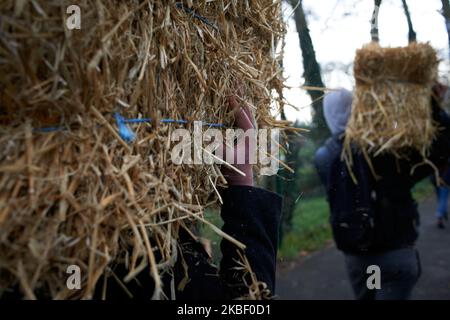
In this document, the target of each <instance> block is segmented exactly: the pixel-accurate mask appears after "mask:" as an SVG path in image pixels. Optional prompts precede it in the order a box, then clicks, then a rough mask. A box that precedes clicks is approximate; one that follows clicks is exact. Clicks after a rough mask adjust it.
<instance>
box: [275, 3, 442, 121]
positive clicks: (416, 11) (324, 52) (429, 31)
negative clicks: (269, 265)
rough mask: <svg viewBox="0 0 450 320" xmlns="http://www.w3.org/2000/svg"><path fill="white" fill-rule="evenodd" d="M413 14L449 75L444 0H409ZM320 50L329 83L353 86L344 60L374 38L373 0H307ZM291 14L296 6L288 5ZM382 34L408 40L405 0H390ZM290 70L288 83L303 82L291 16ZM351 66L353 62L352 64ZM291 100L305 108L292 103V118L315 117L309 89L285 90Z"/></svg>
mask: <svg viewBox="0 0 450 320" xmlns="http://www.w3.org/2000/svg"><path fill="white" fill-rule="evenodd" d="M407 2H408V5H409V9H410V12H411V16H412V17H411V18H412V21H413V25H414V29H415V31H416V33H417V40H418V41H424V42H426V41H429V42H430V43H431V45H432V46H433V47H434V48H435V49H436V50H438V53H439V57H440V58H441V59H443V60H445V61H444V62H443V63H441V68H440V74H441V76H448V74H449V68H448V60H449V58H448V37H447V31H446V28H445V20H444V18H443V17H442V15H441V14H440V12H439V10H440V9H441V8H442V2H441V0H426V1H425V0H408V1H407ZM303 6H304V9H305V11H306V13H307V20H308V25H309V28H310V32H311V37H312V40H313V43H314V48H315V51H316V56H317V59H318V61H319V63H320V64H321V67H322V78H323V80H324V82H325V86H327V87H331V88H335V87H344V88H348V89H352V86H353V79H352V76H349V75H348V74H347V73H345V72H344V71H343V69H345V68H343V67H342V66H346V65H347V66H348V65H349V64H351V63H352V61H353V59H354V55H355V50H356V49H358V48H360V47H361V46H362V45H363V44H365V43H367V42H370V22H369V21H370V18H371V16H372V11H373V1H371V0H319V1H318V0H303ZM284 11H285V16H286V17H287V16H288V15H289V14H290V13H291V12H292V8H291V7H289V6H285V7H284ZM379 29H380V31H379V35H380V43H381V45H382V46H403V45H406V44H407V43H408V25H407V23H406V17H405V15H404V12H403V7H402V1H401V0H384V1H383V4H382V6H381V9H380V16H379ZM284 67H285V72H284V76H285V77H286V78H287V82H286V84H287V85H289V86H292V87H298V86H300V85H302V84H303V82H304V80H303V78H302V73H303V67H302V60H301V51H300V48H299V42H298V35H297V32H296V28H295V23H294V21H293V19H292V18H291V19H290V20H289V23H288V33H287V36H286V47H285V59H284ZM350 71H351V68H350ZM284 94H285V97H286V98H287V100H288V101H289V103H291V104H293V105H295V106H296V107H297V108H299V109H300V111H296V110H294V109H293V108H292V107H289V106H287V107H286V114H287V117H288V119H290V120H295V119H299V120H300V121H309V120H310V115H311V110H310V107H309V106H308V105H309V104H310V101H311V100H310V99H309V96H308V95H307V93H306V91H304V90H303V89H290V90H286V91H285V92H284Z"/></svg>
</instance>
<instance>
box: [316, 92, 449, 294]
mask: <svg viewBox="0 0 450 320" xmlns="http://www.w3.org/2000/svg"><path fill="white" fill-rule="evenodd" d="M432 99H433V100H432V101H433V117H434V120H435V121H436V122H437V123H439V125H440V127H441V128H442V130H440V132H439V135H438V136H437V137H436V139H435V141H434V142H433V145H432V147H431V149H430V155H429V161H431V162H433V164H434V165H435V166H436V167H440V166H442V165H443V164H444V163H446V162H447V159H448V157H449V155H450V118H449V117H448V115H447V114H446V113H445V112H444V111H443V110H442V109H440V108H437V107H436V101H435V100H434V98H432ZM351 106H352V93H351V92H350V91H348V90H345V89H339V90H337V91H333V92H331V93H329V94H327V95H326V96H325V98H324V103H323V108H324V116H325V120H326V123H327V125H328V127H329V129H330V131H331V133H332V136H331V137H330V138H329V139H328V140H327V141H326V142H325V144H324V146H322V147H320V148H319V149H318V150H317V152H316V154H315V159H314V162H315V165H316V168H317V172H318V174H319V176H320V179H321V181H322V183H323V185H324V186H325V189H326V191H327V200H328V201H329V204H330V222H331V224H332V226H333V235H334V240H335V242H336V246H337V247H339V248H340V250H341V251H342V252H343V253H344V256H345V263H346V268H347V272H348V275H349V278H350V282H351V285H352V288H353V291H354V293H355V296H356V298H357V299H361V300H392V299H395V300H402V299H408V298H410V295H411V292H412V289H413V288H414V285H415V284H416V282H417V280H418V278H419V276H420V262H419V258H418V253H417V250H416V249H415V242H416V240H417V238H418V231H417V227H418V225H419V212H418V209H417V207H418V206H417V203H416V202H415V201H414V198H413V196H412V192H411V189H412V187H413V186H414V185H415V184H416V183H417V182H419V181H420V180H422V179H424V178H426V177H427V176H428V175H430V174H432V173H433V169H432V168H431V167H430V166H419V167H417V169H415V170H412V168H414V167H415V166H416V165H417V164H419V163H421V162H422V161H423V159H422V158H421V156H420V154H417V155H416V154H414V153H413V152H411V155H410V157H409V158H408V159H396V158H395V157H394V156H392V155H383V156H378V157H373V158H371V159H370V160H371V163H372V166H373V168H374V170H375V172H376V174H377V175H378V176H379V177H377V179H374V178H373V177H372V174H371V173H370V170H366V171H364V170H361V169H360V168H356V167H353V168H352V170H358V171H357V172H355V171H353V173H354V174H355V175H356V176H358V177H366V178H365V179H362V180H360V181H359V183H358V184H357V185H356V186H355V185H353V188H354V191H356V190H357V191H358V192H351V194H352V195H349V194H348V190H349V189H345V188H344V187H342V185H351V184H352V182H348V180H349V179H351V178H348V176H349V174H347V175H346V174H345V173H344V174H343V173H342V172H344V171H345V170H347V167H346V166H345V164H342V161H343V160H341V154H342V149H343V140H344V135H345V128H346V126H347V122H348V120H349V117H350V113H351ZM358 154H359V153H358V150H357V149H356V148H355V154H354V161H356V160H355V159H356V158H357V157H360V158H361V157H362V156H358ZM362 158H363V157H362ZM363 161H364V162H365V160H363ZM359 163H361V162H359ZM332 170H339V173H336V172H333V171H332ZM411 172H413V174H411ZM338 179H339V181H337V180H338ZM332 180H336V181H332ZM350 181H352V180H350ZM344 190H346V192H345V191H344ZM350 190H352V189H350ZM337 193H346V194H337ZM356 194H364V195H367V194H370V196H369V197H364V198H358V195H356ZM349 199H350V200H349ZM353 200H355V201H353ZM360 200H362V201H366V200H367V202H366V203H367V205H368V208H369V211H368V212H370V214H371V217H370V224H369V225H370V228H371V233H370V237H369V241H367V242H364V247H363V246H362V245H361V246H358V244H355V245H354V248H353V243H354V241H348V239H352V240H353V239H360V238H358V235H360V234H361V230H364V228H366V229H367V228H368V227H367V223H366V224H364V225H363V224H362V223H361V224H360V225H358V223H359V221H363V218H361V217H362V213H365V212H363V211H360V210H359V209H361V205H360V203H361V202H362V201H360ZM342 208H344V209H345V210H342ZM363 209H365V207H364V208H363ZM342 214H344V216H342ZM349 217H351V218H349ZM344 218H345V219H347V220H348V219H354V220H351V223H352V224H351V225H349V224H347V223H345V224H344V223H343V221H344V222H345V221H347V220H345V219H344ZM348 221H350V220H348ZM354 221H356V223H353V222H354ZM366 221H367V219H366ZM336 226H338V227H336ZM336 230H338V231H336ZM355 234H356V236H355ZM364 239H365V240H367V239H366V238H364ZM343 241H347V244H348V243H350V244H352V245H351V246H348V247H344V246H342V245H340V244H341V243H343ZM355 242H356V241H355ZM361 248H363V250H361ZM371 266H376V267H377V268H376V270H378V273H381V274H378V279H381V280H380V283H379V285H375V286H372V287H371V288H369V286H368V283H369V281H368V280H370V279H368V278H369V277H371V279H373V278H374V275H373V274H368V273H367V270H369V269H368V268H369V267H371ZM372 272H373V271H372ZM375 278H376V277H375Z"/></svg>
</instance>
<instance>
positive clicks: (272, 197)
mask: <svg viewBox="0 0 450 320" xmlns="http://www.w3.org/2000/svg"><path fill="white" fill-rule="evenodd" d="M229 106H230V108H231V109H232V110H233V112H234V113H235V122H236V125H237V126H238V127H239V128H242V129H243V130H247V129H251V128H254V125H253V123H254V122H253V120H252V119H253V118H252V114H251V111H250V110H249V108H248V106H247V105H245V104H244V105H241V104H240V103H238V102H237V99H236V98H234V97H230V98H229ZM247 146H248V145H247ZM248 151H249V150H248V148H247V149H246V152H248ZM235 167H236V168H237V169H239V170H240V171H242V172H244V173H245V177H244V176H241V175H239V174H237V173H235V171H233V170H230V169H228V170H227V169H224V168H222V173H223V175H224V177H225V178H226V180H227V182H228V184H229V186H228V188H226V189H224V190H221V197H222V200H223V206H222V210H221V217H222V219H223V221H224V225H223V227H222V230H223V231H224V232H225V233H226V234H228V235H230V236H231V237H233V238H234V239H236V240H238V241H240V242H241V243H243V244H244V245H245V246H246V249H245V250H244V251H242V250H240V249H238V248H237V247H236V245H234V244H233V243H231V242H230V241H228V240H226V239H223V240H222V242H221V245H220V248H221V252H222V259H221V262H220V268H219V269H218V268H217V267H216V266H214V265H212V264H211V261H210V257H209V255H208V254H207V252H206V251H205V249H204V247H203V245H202V244H201V243H200V242H198V241H197V240H196V239H194V238H192V236H191V235H190V234H189V233H188V232H187V231H185V230H183V229H180V233H179V244H180V248H181V250H180V252H179V255H178V256H179V258H178V260H177V262H176V264H175V266H174V268H173V274H172V275H166V276H165V278H164V279H163V289H164V293H165V295H166V296H167V297H168V298H175V299H178V300H223V299H234V298H241V297H244V298H263V299H264V298H272V297H273V296H274V294H275V266H276V256H277V247H278V245H277V241H278V229H279V225H280V216H281V204H282V201H281V197H280V196H278V195H277V194H274V193H271V192H268V191H266V190H263V189H260V188H257V187H255V186H254V183H253V170H252V166H251V165H250V164H248V163H247V162H246V163H244V164H236V165H235ZM244 254H245V258H244V259H246V260H247V261H248V264H249V266H250V268H251V271H252V272H248V270H245V268H242V265H240V264H239V262H243V261H242V257H243V256H244ZM180 256H182V257H180ZM244 262H245V260H244ZM113 271H114V276H113V277H110V278H109V279H108V281H107V288H108V289H107V290H106V297H105V298H106V299H123V298H130V297H132V298H136V299H151V298H152V294H153V288H154V282H153V279H152V277H151V276H150V275H149V273H148V272H141V273H140V274H139V275H138V276H137V277H136V279H134V280H132V281H131V282H129V283H128V284H127V285H126V289H124V286H123V284H121V283H120V282H119V281H117V279H122V278H123V277H125V276H126V274H127V273H128V270H126V268H125V266H124V265H119V266H117V267H116V268H115V269H114V270H113ZM186 271H187V277H186ZM186 280H187V281H186ZM255 283H256V287H255ZM252 284H253V287H251V288H249V286H251V285H252ZM100 290H101V288H100V286H99V288H98V293H97V298H98V297H100Z"/></svg>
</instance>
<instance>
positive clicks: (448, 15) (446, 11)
mask: <svg viewBox="0 0 450 320" xmlns="http://www.w3.org/2000/svg"><path fill="white" fill-rule="evenodd" d="M442 15H443V16H444V18H445V25H446V26H447V34H448V46H449V58H450V1H449V0H442Z"/></svg>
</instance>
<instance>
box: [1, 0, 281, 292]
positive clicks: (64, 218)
mask: <svg viewBox="0 0 450 320" xmlns="http://www.w3.org/2000/svg"><path fill="white" fill-rule="evenodd" d="M72 2H73V1H70V0H45V1H44V0H33V1H13V0H4V1H2V2H1V3H0V146H2V147H1V148H0V198H1V201H0V295H1V293H2V292H3V291H7V290H9V289H13V288H16V287H19V288H20V291H21V292H22V294H23V296H24V297H26V298H29V299H33V298H39V297H42V296H45V295H46V294H45V293H47V294H48V296H50V297H51V298H56V299H66V298H91V297H92V294H93V289H94V287H95V285H96V284H97V283H98V282H99V280H100V279H101V278H102V276H103V275H104V274H106V273H107V271H108V270H109V268H110V267H111V266H113V265H114V264H115V263H118V262H123V261H125V260H126V261H127V265H128V266H129V270H130V273H129V275H128V277H127V278H126V279H121V280H122V281H124V283H125V285H126V281H129V280H130V279H132V278H133V277H134V276H135V275H136V274H137V273H138V272H150V273H151V274H152V276H153V278H154V279H155V283H156V284H157V286H156V288H155V294H154V297H155V298H163V295H162V293H161V290H160V289H161V288H160V287H159V286H158V284H159V282H158V279H159V277H160V275H161V274H162V273H164V272H166V271H168V270H169V269H170V267H171V266H172V265H173V263H174V261H175V259H177V250H176V247H177V243H176V240H177V234H178V230H179V229H180V228H189V226H190V224H192V223H193V222H195V221H200V222H205V221H204V219H203V217H202V216H203V212H204V209H205V208H206V207H208V206H212V205H216V204H217V202H218V201H217V200H218V199H217V193H216V192H215V187H216V186H215V185H216V184H217V185H220V183H221V182H222V181H224V179H223V177H222V176H221V174H220V170H219V168H218V166H217V165H202V166H195V165H181V166H178V165H174V164H173V163H172V162H171V161H170V151H171V145H170V139H169V137H170V134H171V132H172V131H173V130H174V129H176V128H178V127H179V125H174V124H160V123H159V119H162V118H172V119H185V120H188V121H192V120H202V121H204V122H213V123H214V122H215V123H224V124H225V125H230V118H229V116H228V115H227V114H226V113H225V110H224V107H223V106H224V104H225V101H226V96H227V95H228V94H230V93H232V92H233V90H234V89H235V88H236V86H239V85H240V86H243V87H244V89H245V90H243V92H246V95H245V96H242V97H241V98H242V99H245V100H246V101H248V103H249V104H250V105H251V106H253V111H254V113H255V116H256V119H257V123H258V124H259V125H261V126H263V125H264V126H267V125H270V126H278V125H279V126H286V124H284V123H283V124H281V123H277V122H276V121H275V120H274V119H273V118H272V117H271V115H270V111H269V110H270V105H271V104H275V105H278V106H279V107H281V104H282V95H281V90H282V87H283V84H282V78H281V72H280V70H279V68H280V63H279V62H280V61H279V59H280V57H279V56H278V55H275V54H274V52H275V46H276V44H277V42H278V41H279V39H280V37H282V36H283V33H284V25H283V22H282V20H281V16H280V6H281V4H280V3H281V1H278V0H277V1H273V0H246V1H235V0H223V1H206V0H205V1H185V2H183V3H177V2H175V1H173V0H168V1H167V0H164V1H163V0H152V1H138V0H124V1H118V0H117V1H116V0H97V1H87V0H84V1H83V0H82V1H77V5H78V6H79V7H80V8H81V30H68V29H67V28H66V25H65V22H66V18H67V17H68V16H69V14H67V13H66V8H67V7H68V6H69V5H71V4H72ZM187 8H190V9H192V10H193V11H190V10H188V9H187ZM188 11H190V12H188ZM194 13H195V14H194ZM199 17H201V18H202V19H200V18H199ZM205 19H207V20H205ZM272 91H276V92H278V94H279V95H278V96H279V100H278V101H274V99H273V95H272ZM114 112H120V113H121V114H122V115H123V116H124V117H128V118H139V117H149V118H152V119H153V120H154V121H153V123H142V124H139V125H136V126H133V129H134V130H135V132H136V135H137V139H136V140H135V141H134V142H133V143H131V144H127V143H126V142H125V141H123V140H122V139H121V138H120V136H119V135H118V133H117V128H116V126H115V123H114V117H113V113H114ZM47 126H52V127H61V128H62V130H57V131H52V132H41V131H39V130H36V129H39V128H42V127H47ZM185 127H186V128H188V129H190V128H191V124H188V125H186V126H185ZM205 223H207V222H205ZM212 227H213V229H214V230H215V231H217V232H219V233H220V230H218V229H217V228H214V226H212ZM221 235H222V236H225V237H227V235H223V234H221ZM228 238H229V239H230V240H231V241H233V240H234V239H232V238H230V237H228ZM148 239H149V240H148ZM235 243H236V245H239V243H238V242H237V241H235ZM130 247H131V248H133V250H132V254H131V255H126V254H125V253H126V252H128V248H130ZM153 251H155V252H156V253H158V254H156V253H154V252H153ZM71 264H76V265H78V266H80V268H81V274H82V285H81V290H68V288H67V287H66V279H67V276H68V274H67V273H66V270H67V266H68V265H71ZM142 267H143V268H142ZM252 296H253V297H257V296H258V295H257V293H255V290H253V291H252Z"/></svg>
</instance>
